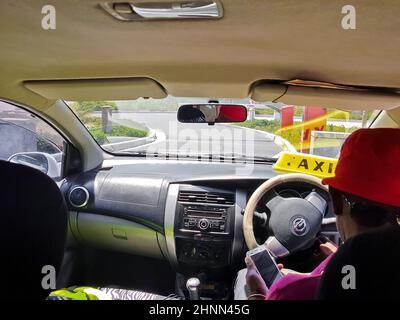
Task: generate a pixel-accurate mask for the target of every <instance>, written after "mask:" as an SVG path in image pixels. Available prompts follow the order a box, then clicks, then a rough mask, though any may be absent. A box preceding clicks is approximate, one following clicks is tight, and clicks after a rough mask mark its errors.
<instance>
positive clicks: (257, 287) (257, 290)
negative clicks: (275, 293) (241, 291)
mask: <svg viewBox="0 0 400 320" xmlns="http://www.w3.org/2000/svg"><path fill="white" fill-rule="evenodd" d="M244 261H245V263H246V266H247V274H246V284H247V286H248V288H249V290H250V294H251V295H252V294H262V295H263V296H266V295H267V293H268V288H267V285H266V284H265V282H264V279H263V278H262V277H261V275H260V273H259V272H258V270H257V267H256V265H255V264H254V261H253V260H252V259H251V258H250V257H246V258H245V260H244ZM278 268H279V269H280V270H281V269H283V265H282V264H278Z"/></svg>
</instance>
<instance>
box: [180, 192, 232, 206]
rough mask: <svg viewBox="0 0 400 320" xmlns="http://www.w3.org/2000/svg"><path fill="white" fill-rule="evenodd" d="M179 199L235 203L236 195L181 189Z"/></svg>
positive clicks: (182, 200)
mask: <svg viewBox="0 0 400 320" xmlns="http://www.w3.org/2000/svg"><path fill="white" fill-rule="evenodd" d="M178 201H179V202H193V203H213V204H225V205H233V204H234V203H235V195H234V194H229V193H214V192H202V191H180V192H179V197H178Z"/></svg>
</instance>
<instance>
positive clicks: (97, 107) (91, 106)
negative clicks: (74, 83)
mask: <svg viewBox="0 0 400 320" xmlns="http://www.w3.org/2000/svg"><path fill="white" fill-rule="evenodd" d="M104 106H110V107H111V109H112V110H118V107H117V104H116V103H115V102H113V101H75V102H73V103H72V104H71V107H72V109H73V110H74V111H75V112H76V114H77V115H78V116H79V117H82V116H84V115H87V114H88V113H91V112H93V111H101V109H102V107H104Z"/></svg>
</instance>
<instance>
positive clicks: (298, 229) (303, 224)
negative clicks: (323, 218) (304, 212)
mask: <svg viewBox="0 0 400 320" xmlns="http://www.w3.org/2000/svg"><path fill="white" fill-rule="evenodd" d="M290 229H291V230H292V233H294V234H295V235H296V236H303V235H305V234H306V233H307V229H308V228H307V221H306V219H304V218H302V217H297V218H295V219H293V221H292V225H291V228H290Z"/></svg>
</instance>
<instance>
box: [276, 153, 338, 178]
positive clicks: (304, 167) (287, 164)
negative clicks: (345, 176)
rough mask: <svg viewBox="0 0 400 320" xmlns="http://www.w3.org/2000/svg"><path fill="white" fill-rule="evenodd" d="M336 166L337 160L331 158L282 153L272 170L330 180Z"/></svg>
mask: <svg viewBox="0 0 400 320" xmlns="http://www.w3.org/2000/svg"><path fill="white" fill-rule="evenodd" d="M336 164H337V159H333V158H327V157H321V156H315V155H311V154H305V153H291V152H283V153H282V154H281V156H280V157H279V159H278V161H277V162H276V163H275V164H274V166H273V167H272V168H273V169H274V170H276V171H281V172H300V173H306V174H310V175H313V176H316V177H318V178H330V177H333V176H334V175H335V169H336Z"/></svg>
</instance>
